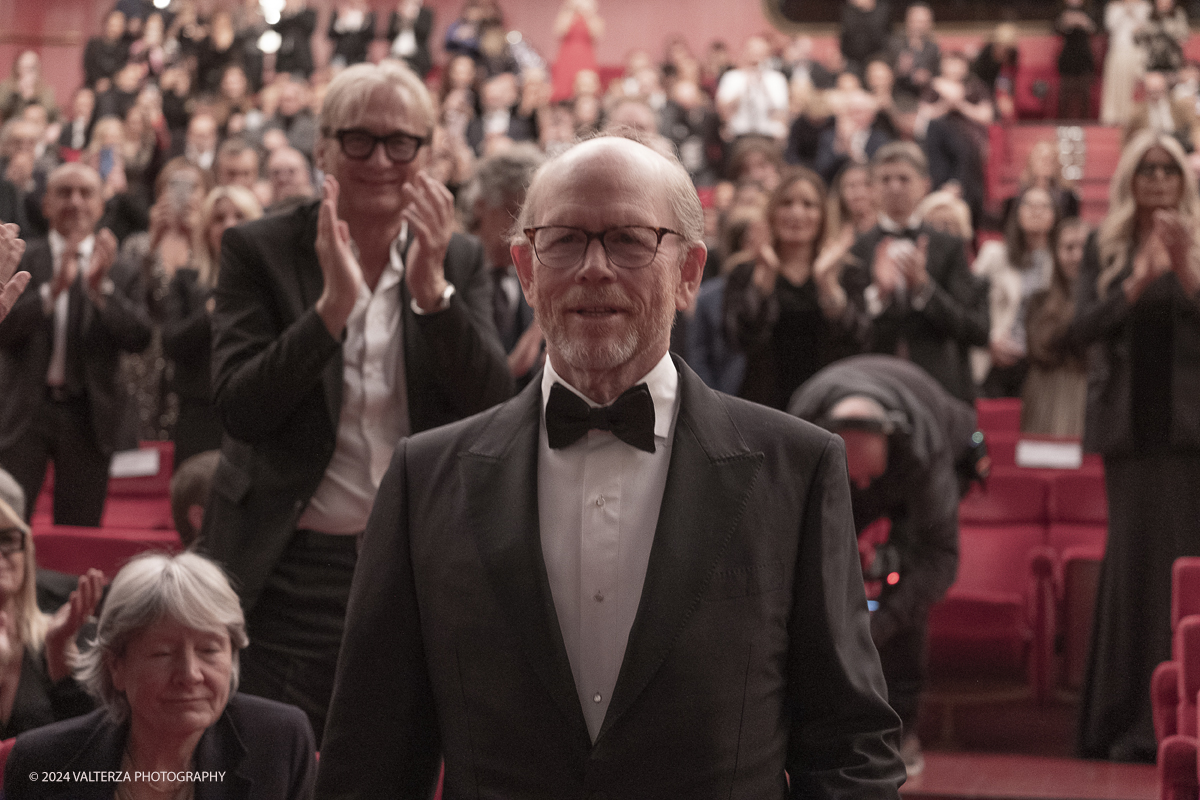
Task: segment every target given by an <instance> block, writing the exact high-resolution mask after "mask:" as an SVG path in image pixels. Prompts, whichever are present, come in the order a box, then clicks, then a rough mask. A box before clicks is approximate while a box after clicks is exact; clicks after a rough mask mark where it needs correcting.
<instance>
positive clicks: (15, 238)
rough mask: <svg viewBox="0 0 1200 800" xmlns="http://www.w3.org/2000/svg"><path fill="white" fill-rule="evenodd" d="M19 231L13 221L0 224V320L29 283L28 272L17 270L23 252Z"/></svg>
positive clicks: (23, 241)
mask: <svg viewBox="0 0 1200 800" xmlns="http://www.w3.org/2000/svg"><path fill="white" fill-rule="evenodd" d="M20 232H21V231H20V228H19V227H18V226H17V225H16V224H15V223H12V222H10V223H8V224H6V225H0V321H3V320H4V318H5V317H6V316H8V312H9V311H11V310H12V307H13V305H14V304H15V303H16V302H17V298H18V297H20V296H21V292H23V291H25V287H26V286H27V285H28V284H29V277H30V275H29V273H28V272H17V267H18V266H19V265H20V263H21V256H23V255H24V254H25V240H24V239H21V238H19V236H20Z"/></svg>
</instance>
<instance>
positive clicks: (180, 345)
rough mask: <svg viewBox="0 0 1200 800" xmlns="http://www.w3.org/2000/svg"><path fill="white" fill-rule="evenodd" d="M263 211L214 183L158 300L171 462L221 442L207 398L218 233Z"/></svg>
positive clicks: (249, 196)
mask: <svg viewBox="0 0 1200 800" xmlns="http://www.w3.org/2000/svg"><path fill="white" fill-rule="evenodd" d="M261 216H262V207H261V206H260V205H259V204H258V200H257V199H256V198H255V197H254V193H253V192H251V191H250V190H249V189H245V188H243V187H241V186H218V187H217V188H216V189H213V190H212V191H211V192H209V193H208V196H207V197H205V198H204V202H203V203H202V204H201V206H200V213H199V223H198V224H197V225H196V227H195V228H194V230H193V239H194V244H193V246H192V257H191V261H190V262H189V264H188V265H187V266H186V267H181V268H179V269H177V270H176V271H175V275H174V276H173V277H172V278H171V283H170V285H169V286H168V287H167V294H166V297H165V298H164V300H163V354H164V355H166V357H167V359H168V361H169V362H170V365H171V368H170V372H169V373H168V374H169V378H168V381H167V386H168V388H169V389H170V390H171V391H172V392H174V394H175V396H176V397H178V398H179V416H178V418H177V419H176V421H175V435H174V440H175V466H179V464H181V463H182V462H183V461H184V459H186V458H188V457H189V456H193V455H195V454H197V453H202V452H204V451H205V450H215V449H216V448H218V447H220V446H221V424H220V422H219V421H218V419H217V411H216V408H214V407H213V398H212V379H211V377H210V376H211V373H212V368H211V364H210V358H211V351H212V308H213V289H214V288H215V287H216V285H217V275H218V273H219V272H220V268H221V236H222V235H223V234H224V233H225V231H226V230H227V229H228V228H231V227H233V226H234V225H238V224H241V223H242V222H246V221H247V220H252V219H258V218H259V217H261Z"/></svg>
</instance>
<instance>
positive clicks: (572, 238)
mask: <svg viewBox="0 0 1200 800" xmlns="http://www.w3.org/2000/svg"><path fill="white" fill-rule="evenodd" d="M593 238H598V239H599V240H600V244H601V245H602V246H603V247H604V252H605V254H606V255H607V256H608V260H609V261H611V262H612V263H613V264H615V265H616V266H618V267H622V268H624V269H641V268H642V267H644V266H646V265H647V264H649V263H650V262H651V261H653V260H654V256H655V255H656V254H657V253H658V244H659V242H660V241H661V240H662V234H661V233H660V232H659V231H658V230H656V229H654V228H643V227H640V226H633V225H631V226H626V227H622V228H609V229H608V230H606V231H600V232H599V233H592V232H590V231H585V230H583V229H581V228H567V227H546V228H538V229H537V230H536V231H535V232H534V242H533V249H534V252H536V253H537V257H538V259H539V260H540V261H541V262H542V263H543V264H545V265H546V266H547V267H550V268H552V269H568V268H570V267H573V266H575V265H576V264H578V263H579V262H580V261H582V260H583V256H584V253H585V252H586V251H587V248H588V245H589V244H591V241H592V239H593Z"/></svg>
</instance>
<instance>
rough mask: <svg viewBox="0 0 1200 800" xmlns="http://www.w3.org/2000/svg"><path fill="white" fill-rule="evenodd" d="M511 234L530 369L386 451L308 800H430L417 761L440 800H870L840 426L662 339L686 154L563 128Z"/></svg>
mask: <svg viewBox="0 0 1200 800" xmlns="http://www.w3.org/2000/svg"><path fill="white" fill-rule="evenodd" d="M518 229H519V230H522V231H523V232H524V233H523V235H522V236H521V238H520V239H519V240H518V242H519V243H518V244H515V245H514V246H513V258H514V261H515V263H516V266H517V272H518V275H519V276H520V278H521V285H522V288H523V290H524V292H525V295H526V297H527V298H528V300H529V302H530V305H531V306H533V308H534V310H535V313H536V314H537V317H538V319H539V321H540V324H541V326H542V329H543V330H544V331H545V334H546V342H547V354H548V359H547V362H546V366H545V369H544V371H543V373H542V374H541V375H540V376H539V377H538V378H537V379H535V380H534V381H533V382H532V383H531V385H530V386H529V387H528V388H527V389H526V390H525V391H523V392H522V393H521V394H520V395H518V396H517V397H516V398H514V399H513V400H511V401H509V402H508V403H505V404H504V405H502V406H499V407H498V408H496V409H492V410H491V411H488V412H485V413H483V414H480V415H477V416H475V417H472V418H470V419H468V420H465V421H463V422H460V423H456V424H454V425H449V426H446V427H444V428H441V429H439V430H437V431H430V432H428V433H425V434H420V435H417V436H414V437H412V438H411V439H408V440H405V441H404V442H402V443H401V444H400V446H399V447H398V448H397V451H396V455H395V457H394V459H393V461H392V466H391V468H390V469H389V472H388V475H387V477H386V479H385V481H384V485H383V486H382V487H381V490H380V492H379V499H378V502H377V503H376V506H375V509H374V511H373V513H372V516H371V524H370V526H369V527H368V530H367V533H366V537H365V539H364V543H363V555H362V559H361V560H360V562H359V570H358V572H357V574H356V575H355V581H354V590H353V598H352V601H351V606H350V612H349V618H348V621H347V627H346V637H345V640H344V644H343V648H342V653H341V658H340V661H339V664H338V679H337V685H336V689H335V691H334V697H333V701H332V704H331V708H330V720H329V726H328V729H327V733H326V736H325V739H324V744H323V746H322V749H321V774H320V775H319V777H318V790H317V794H318V797H322V798H333V797H368V796H369V797H385V796H386V797H406V798H418V797H427V796H428V795H429V792H430V791H431V789H432V787H433V783H434V781H435V780H436V778H437V771H438V762H439V758H442V759H444V763H445V794H446V796H447V797H465V796H467V795H471V796H476V795H478V796H486V797H521V798H560V797H601V796H603V797H629V798H633V797H644V798H661V797H687V798H709V797H730V796H733V797H756V798H784V797H788V796H790V797H811V796H821V797H896V796H897V786H898V784H899V782H900V780H901V779H902V777H903V766H902V764H901V763H900V761H899V759H898V757H897V755H896V751H895V749H894V737H895V735H896V732H897V724H898V722H897V719H896V717H895V715H894V714H893V713H892V712H891V710H890V709H889V708H888V706H887V702H886V700H885V699H884V698H885V696H884V686H883V681H882V676H881V674H880V671H879V666H878V659H877V656H876V654H875V651H874V648H873V646H872V645H871V641H870V632H869V621H868V616H867V611H866V602H865V600H864V597H863V593H862V589H861V586H860V583H861V572H860V569H859V566H858V556H857V551H856V548H855V543H854V534H853V522H852V515H851V510H850V493H849V489H848V485H847V481H846V462H845V456H844V451H843V449H842V446H841V443H840V441H839V440H838V439H837V438H836V437H834V436H832V435H831V434H828V433H826V432H824V431H821V430H819V429H818V428H816V427H814V426H811V425H808V424H807V423H802V422H800V421H799V420H796V419H793V418H789V417H787V416H784V415H781V414H778V413H776V412H774V411H770V410H768V409H764V408H762V407H760V406H755V405H753V404H749V403H746V402H744V401H741V400H738V399H736V398H731V397H729V396H726V395H720V394H718V393H716V392H713V391H712V390H710V389H708V388H707V387H705V386H704V385H703V383H702V382H701V381H700V380H699V378H697V377H696V375H695V373H693V372H691V371H690V370H689V369H687V367H686V366H684V365H683V362H682V361H679V360H677V359H674V358H672V357H671V356H670V355H668V344H669V342H670V331H671V323H672V320H673V319H674V316H675V313H676V311H677V310H679V309H682V308H684V307H686V306H687V305H688V303H689V302H690V301H691V300H692V298H693V297H694V295H695V293H696V290H697V287H698V286H699V283H700V277H701V274H702V271H703V268H704V261H705V247H704V245H703V238H702V237H703V231H704V228H703V214H702V211H701V209H700V204H699V200H698V199H697V197H696V193H695V190H694V188H693V187H692V185H691V182H690V180H689V179H688V176H687V172H686V170H684V168H683V167H682V166H681V165H680V164H679V163H678V162H677V161H673V160H668V159H667V158H665V157H663V156H661V155H659V154H658V153H656V152H655V151H653V150H651V149H650V148H648V147H646V146H644V145H641V144H638V143H636V142H633V141H630V140H628V139H622V138H616V137H604V138H599V139H594V140H591V141H588V142H585V143H583V144H580V145H578V146H576V147H574V148H572V149H571V150H568V151H567V152H566V153H564V154H563V155H561V156H558V157H556V158H555V159H553V160H551V161H549V162H547V164H546V165H545V166H544V167H543V168H542V169H541V170H540V171H539V172H538V175H537V176H536V177H535V178H534V182H533V184H532V185H531V187H530V190H529V195H528V199H527V201H526V204H525V206H524V207H523V209H522V212H521V217H520V219H519V221H518ZM543 409H544V412H543Z"/></svg>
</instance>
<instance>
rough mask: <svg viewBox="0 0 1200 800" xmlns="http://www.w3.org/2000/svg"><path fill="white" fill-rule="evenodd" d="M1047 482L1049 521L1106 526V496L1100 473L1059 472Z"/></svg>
mask: <svg viewBox="0 0 1200 800" xmlns="http://www.w3.org/2000/svg"><path fill="white" fill-rule="evenodd" d="M1049 480H1050V498H1049V504H1050V505H1049V508H1050V521H1051V522H1052V523H1053V522H1070V523H1082V524H1085V525H1100V526H1105V525H1107V524H1108V495H1107V494H1106V493H1105V491H1104V473H1103V472H1100V473H1097V472H1095V471H1092V470H1085V469H1080V470H1063V471H1060V472H1058V473H1057V474H1053V475H1051V476H1050V478H1049Z"/></svg>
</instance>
